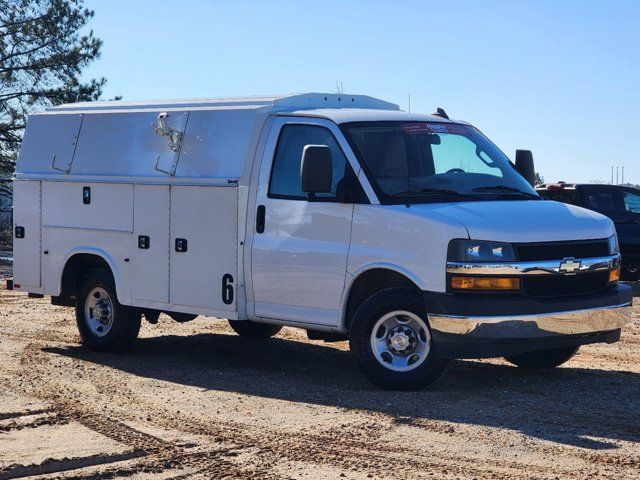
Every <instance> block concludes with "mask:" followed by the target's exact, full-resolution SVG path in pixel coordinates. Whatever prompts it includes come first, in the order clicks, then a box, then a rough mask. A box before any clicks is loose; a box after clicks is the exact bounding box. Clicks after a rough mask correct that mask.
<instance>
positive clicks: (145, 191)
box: [131, 185, 170, 303]
mask: <svg viewBox="0 0 640 480" xmlns="http://www.w3.org/2000/svg"><path fill="white" fill-rule="evenodd" d="M134 198H135V200H134V222H135V231H134V235H133V239H132V240H133V242H132V243H133V244H132V247H131V248H132V249H133V250H134V253H133V258H132V259H131V261H132V262H133V298H134V303H135V301H137V300H148V301H153V302H162V303H168V302H169V210H170V205H169V187H168V186H166V185H136V186H135V194H134ZM139 236H145V237H149V244H148V248H139V245H138V238H139Z"/></svg>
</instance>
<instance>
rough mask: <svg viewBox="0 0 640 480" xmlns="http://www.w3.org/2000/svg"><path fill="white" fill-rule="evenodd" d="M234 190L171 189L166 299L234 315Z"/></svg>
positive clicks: (236, 235)
mask: <svg viewBox="0 0 640 480" xmlns="http://www.w3.org/2000/svg"><path fill="white" fill-rule="evenodd" d="M237 220H238V189H237V187H201V186H175V187H171V237H170V242H169V248H170V252H171V253H170V256H171V260H170V277H171V279H170V292H169V295H170V301H171V304H172V306H173V307H174V308H175V309H176V310H178V311H180V308H179V306H187V307H195V308H201V309H215V310H221V311H229V312H235V311H236V297H237V295H236V290H237V285H236V280H237V278H238V275H237V259H238V251H237V238H238V221H237Z"/></svg>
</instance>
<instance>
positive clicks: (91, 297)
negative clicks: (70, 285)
mask: <svg viewBox="0 0 640 480" xmlns="http://www.w3.org/2000/svg"><path fill="white" fill-rule="evenodd" d="M140 319H141V313H140V310H138V309H135V308H130V307H126V306H124V305H121V304H120V303H119V302H118V298H117V296H116V288H115V283H114V281H113V277H112V275H111V273H110V272H108V271H107V270H94V271H92V272H89V273H88V274H87V275H86V276H85V277H84V279H83V280H82V283H81V286H80V289H79V291H78V294H77V296H76V323H77V325H78V330H79V332H80V336H81V337H82V343H83V344H85V345H86V346H87V347H89V348H90V349H92V350H99V351H106V350H121V349H124V348H126V347H129V346H130V345H131V344H133V342H135V340H136V338H137V337H138V332H139V331H140Z"/></svg>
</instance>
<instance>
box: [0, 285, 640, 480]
mask: <svg viewBox="0 0 640 480" xmlns="http://www.w3.org/2000/svg"><path fill="white" fill-rule="evenodd" d="M48 300H49V299H48V298H45V299H28V298H27V297H26V295H25V294H21V293H17V292H8V291H4V290H2V291H0V479H3V478H15V477H19V476H29V475H36V474H42V475H44V476H45V477H46V478H124V477H129V478H158V479H160V478H269V479H279V478H306V479H318V478H352V479H364V478H376V479H378V478H394V479H398V478H410V479H417V478H434V479H448V478H460V479H489V478H491V479H504V478H535V479H565V478H569V479H573V478H575V479H578V478H579V479H584V478H615V479H634V480H637V479H638V478H640V348H639V347H640V306H638V307H635V312H636V315H635V320H634V322H633V323H631V324H629V325H627V326H626V327H625V328H624V329H623V335H622V341H621V342H619V343H616V344H613V345H590V346H587V347H583V348H582V349H581V350H580V353H579V354H578V355H577V356H576V357H574V358H573V359H572V360H571V361H570V362H568V363H567V364H566V365H565V366H563V367H562V368H559V369H557V370H555V371H547V372H534V373H532V372H523V371H521V370H518V369H517V368H515V367H512V366H510V365H508V364H507V363H505V362H503V361H501V360H491V361H459V362H455V363H453V365H452V366H451V368H450V369H449V371H448V372H447V374H446V375H445V376H444V377H443V378H442V379H441V380H440V381H438V382H437V383H436V384H435V385H433V387H432V388H430V389H429V390H426V391H422V392H385V391H380V390H376V389H375V388H373V387H372V386H371V385H370V384H369V383H368V382H367V381H366V380H365V379H364V378H363V377H362V376H361V375H360V374H359V373H358V371H357V370H356V369H355V367H354V365H353V364H352V361H351V359H350V356H349V354H348V352H347V345H346V344H345V343H344V342H340V343H334V344H326V343H323V342H320V341H310V340H308V339H307V338H306V336H305V335H304V333H303V332H301V331H297V330H294V329H284V330H283V331H282V332H281V333H280V334H279V335H278V336H277V337H276V338H274V339H272V340H267V341H249V340H245V339H241V338H239V337H237V336H235V335H233V334H232V332H231V330H230V329H229V328H228V327H227V325H226V323H225V322H222V321H216V320H214V319H206V318H202V317H200V318H198V319H196V320H194V321H193V322H190V323H187V324H178V323H175V322H173V321H171V320H170V319H169V318H168V317H166V316H164V315H163V316H162V317H161V319H160V323H159V324H158V325H155V326H154V325H149V324H144V325H143V328H142V331H141V338H140V340H139V341H138V343H137V345H136V347H135V349H133V350H131V351H130V352H127V353H122V354H98V353H93V352H90V351H88V350H86V349H84V348H82V347H81V346H80V345H79V337H78V335H77V333H76V329H75V325H74V315H73V311H72V310H71V309H68V308H63V307H54V306H52V305H50V304H49V303H48Z"/></svg>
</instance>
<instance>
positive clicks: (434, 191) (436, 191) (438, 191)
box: [389, 188, 478, 199]
mask: <svg viewBox="0 0 640 480" xmlns="http://www.w3.org/2000/svg"><path fill="white" fill-rule="evenodd" d="M410 195H452V196H456V197H462V198H474V199H477V198H478V197H476V196H474V195H467V194H465V193H460V192H456V191H455V190H448V189H446V188H423V189H422V190H406V191H404V192H398V193H393V194H391V195H389V196H390V197H392V198H399V197H407V196H410Z"/></svg>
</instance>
